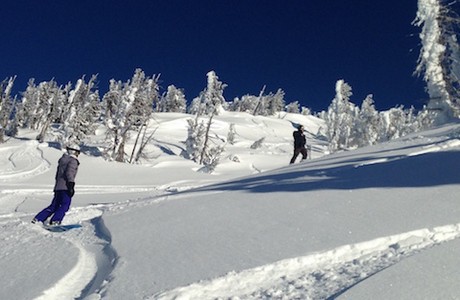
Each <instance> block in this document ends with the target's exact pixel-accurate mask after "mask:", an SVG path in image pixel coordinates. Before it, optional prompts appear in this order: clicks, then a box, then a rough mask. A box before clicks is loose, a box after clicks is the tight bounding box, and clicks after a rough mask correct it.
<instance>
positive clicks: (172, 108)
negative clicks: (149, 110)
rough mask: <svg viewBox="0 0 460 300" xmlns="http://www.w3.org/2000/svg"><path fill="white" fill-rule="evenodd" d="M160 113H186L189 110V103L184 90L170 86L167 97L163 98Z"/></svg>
mask: <svg viewBox="0 0 460 300" xmlns="http://www.w3.org/2000/svg"><path fill="white" fill-rule="evenodd" d="M160 103H161V104H160V107H161V109H160V111H162V112H180V113H184V112H185V111H186V108H187V101H186V100H185V94H184V92H183V90H182V89H178V88H176V87H175V86H174V85H170V86H168V91H167V92H166V95H164V96H163V97H162V98H161V101H160Z"/></svg>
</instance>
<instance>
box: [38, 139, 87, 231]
mask: <svg viewBox="0 0 460 300" xmlns="http://www.w3.org/2000/svg"><path fill="white" fill-rule="evenodd" d="M79 154H80V148H79V147H78V146H72V147H67V153H64V154H63V155H62V157H61V158H60V159H59V161H58V168H57V172H56V183H55V185H54V197H53V200H52V201H51V204H50V205H49V206H48V207H46V208H45V209H43V210H42V211H41V212H39V213H38V214H37V215H36V216H35V218H34V219H33V220H32V223H37V222H42V223H44V222H45V221H46V220H47V219H48V218H49V217H51V216H52V217H51V219H50V222H49V224H50V225H60V224H61V222H62V219H64V216H65V214H66V212H67V211H68V210H69V208H70V203H71V202H72V197H73V195H74V194H75V189H74V188H75V177H76V176H77V172H78V166H79V165H80V162H79V161H78V155H79Z"/></svg>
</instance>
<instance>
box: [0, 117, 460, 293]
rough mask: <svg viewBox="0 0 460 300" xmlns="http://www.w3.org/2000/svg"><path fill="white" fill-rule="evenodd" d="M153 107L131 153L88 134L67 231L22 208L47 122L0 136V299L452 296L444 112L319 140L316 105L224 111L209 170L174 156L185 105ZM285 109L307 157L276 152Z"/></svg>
mask: <svg viewBox="0 0 460 300" xmlns="http://www.w3.org/2000/svg"><path fill="white" fill-rule="evenodd" d="M155 118H156V126H157V128H156V132H155V137H154V140H153V142H152V147H151V148H149V152H148V153H147V158H146V159H144V160H143V161H142V162H141V163H139V164H124V163H116V162H109V161H106V160H104V159H103V158H102V157H100V156H98V155H97V153H98V151H97V149H98V148H97V146H98V145H99V144H100V143H101V141H102V140H103V134H104V133H103V132H98V135H95V136H92V137H91V138H90V140H89V141H87V143H86V144H85V147H84V148H83V153H82V154H81V155H80V157H79V160H80V162H81V165H80V167H79V173H78V175H77V179H76V188H75V190H76V194H75V196H74V198H73V200H72V201H73V203H72V206H71V209H70V211H69V212H68V214H67V215H66V217H65V218H64V221H63V224H69V225H70V224H79V225H81V227H80V228H75V229H71V230H69V231H66V232H60V233H55V232H49V231H47V230H45V229H44V228H42V227H41V226H40V225H38V224H31V223H30V221H31V219H32V218H33V216H34V215H35V214H36V213H37V212H38V211H39V210H41V209H42V208H44V207H45V206H47V205H48V204H49V203H50V201H51V198H52V188H53V185H54V174H55V171H56V164H57V160H58V159H59V157H60V156H61V155H62V151H61V150H60V149H58V148H57V147H56V146H55V143H53V140H52V136H47V139H45V142H43V143H39V142H37V141H36V140H35V136H36V132H30V131H21V132H20V133H19V136H18V137H17V138H10V139H8V140H7V141H6V142H5V143H3V144H0V204H1V205H0V227H1V230H0V282H1V288H0V299H12V298H11V297H12V295H14V299H46V300H49V299H60V300H62V299H89V300H94V299H115V300H116V299H120V300H121V299H123V300H125V299H459V298H460V285H459V284H458V282H459V280H460V269H459V268H458V266H459V265H460V256H459V255H458V253H459V249H460V239H459V237H460V205H459V197H458V194H459V191H460V176H459V170H460V125H459V124H449V125H445V126H443V127H439V128H436V129H432V130H429V131H424V132H419V133H416V134H411V135H408V136H405V137H404V138H400V139H397V140H393V141H391V142H387V143H382V144H379V145H375V146H371V147H365V148H359V149H357V150H353V151H344V152H338V153H335V154H327V149H328V147H327V146H328V145H327V143H326V142H325V139H324V135H323V133H322V130H323V128H324V124H323V122H322V121H321V120H320V119H317V118H315V117H312V116H302V115H298V114H286V113H281V114H279V115H278V116H274V117H262V116H252V115H249V114H246V113H231V112H223V114H222V115H220V116H217V117H216V118H215V120H214V123H213V125H212V126H213V128H212V131H213V133H215V134H216V136H217V137H221V138H223V139H224V138H225V137H226V136H227V132H228V129H229V126H230V124H231V123H233V124H235V132H236V135H235V142H234V143H233V144H232V145H230V144H227V145H226V148H225V152H224V153H223V156H222V158H221V161H220V163H219V165H218V166H217V168H216V169H215V171H214V172H213V173H211V174H209V173H204V172H202V171H200V166H199V165H197V164H195V163H194V162H192V161H190V160H187V159H185V158H183V157H182V156H181V153H182V151H183V150H184V147H185V145H184V141H185V139H186V134H187V129H186V127H187V121H186V120H187V119H188V118H190V116H188V115H185V114H179V113H158V114H156V115H155ZM297 124H302V125H304V127H305V129H306V130H307V141H308V144H309V146H311V149H312V151H311V156H312V157H310V158H309V159H307V160H306V161H304V162H299V161H298V162H296V163H295V164H292V165H289V160H290V158H291V156H292V151H293V149H292V148H293V139H292V132H293V131H294V130H295V126H296V125H297ZM261 138H265V139H264V141H263V143H262V146H261V147H260V148H258V149H251V147H250V146H251V145H252V144H253V143H254V141H256V140H259V139H261Z"/></svg>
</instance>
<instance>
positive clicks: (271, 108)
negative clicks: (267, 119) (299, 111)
mask: <svg viewBox="0 0 460 300" xmlns="http://www.w3.org/2000/svg"><path fill="white" fill-rule="evenodd" d="M284 95H285V93H284V91H283V90H282V89H278V90H277V91H276V93H275V94H272V93H270V94H269V95H268V96H267V97H266V98H267V99H266V103H267V112H266V115H268V116H273V115H275V114H276V113H278V112H280V111H283V110H284V107H285V106H286V102H285V101H284Z"/></svg>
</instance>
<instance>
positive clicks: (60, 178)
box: [54, 154, 80, 191]
mask: <svg viewBox="0 0 460 300" xmlns="http://www.w3.org/2000/svg"><path fill="white" fill-rule="evenodd" d="M79 164H80V162H79V161H78V159H77V158H76V157H74V156H71V155H69V154H64V155H62V157H61V158H60V159H59V161H58V168H57V172H56V184H55V185H54V191H67V183H68V182H75V177H76V176H77V172H78V165H79Z"/></svg>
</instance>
